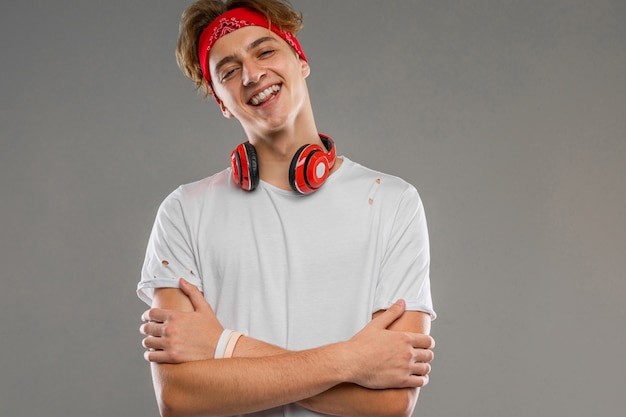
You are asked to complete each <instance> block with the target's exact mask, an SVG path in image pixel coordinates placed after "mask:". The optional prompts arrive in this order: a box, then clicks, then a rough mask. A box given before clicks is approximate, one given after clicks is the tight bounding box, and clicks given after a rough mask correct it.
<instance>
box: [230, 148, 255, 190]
mask: <svg viewBox="0 0 626 417" xmlns="http://www.w3.org/2000/svg"><path fill="white" fill-rule="evenodd" d="M230 162H231V167H232V170H233V180H234V181H235V183H236V184H237V185H239V186H240V187H241V188H243V189H244V190H246V191H252V190H254V189H255V188H256V187H257V186H258V185H259V168H258V159H257V154H256V149H254V146H252V144H251V143H250V142H244V143H241V144H239V146H237V147H236V148H235V150H234V151H232V152H231V154H230Z"/></svg>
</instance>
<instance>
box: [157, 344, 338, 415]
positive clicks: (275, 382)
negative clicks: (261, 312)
mask: <svg viewBox="0 0 626 417" xmlns="http://www.w3.org/2000/svg"><path fill="white" fill-rule="evenodd" d="M341 356H342V355H341V349H340V348H338V347H337V346H336V345H329V346H326V347H322V348H318V349H312V350H308V351H302V352H297V353H293V352H292V353H285V354H280V355H275V356H268V357H256V358H232V359H220V360H205V361H195V362H186V363H180V364H152V372H153V380H154V386H155V391H156V394H157V400H158V402H159V408H160V410H161V414H162V415H163V416H194V415H205V416H226V415H235V414H246V413H251V412H255V411H260V410H266V409H269V408H273V407H277V406H280V405H284V404H289V403H293V402H297V401H299V400H302V399H304V398H309V397H312V396H314V395H316V394H319V393H321V392H324V391H326V390H328V389H330V388H331V387H333V386H335V385H337V384H338V383H340V382H342V381H343V380H346V379H347V378H348V376H347V375H345V374H344V372H343V370H342V367H341V366H339V364H340V363H341V361H340V360H337V358H340V357H341Z"/></svg>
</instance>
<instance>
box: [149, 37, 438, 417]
mask: <svg viewBox="0 0 626 417" xmlns="http://www.w3.org/2000/svg"><path fill="white" fill-rule="evenodd" d="M209 68H210V70H211V76H212V80H213V88H214V91H215V93H216V95H217V97H218V101H219V103H220V108H221V111H222V113H223V115H224V116H225V117H228V118H236V119H237V120H239V122H240V123H241V125H242V127H243V128H244V131H245V132H246V135H247V137H248V140H250V142H251V143H252V144H253V145H254V146H255V148H256V149H257V154H258V158H259V164H260V177H261V179H262V180H263V181H266V182H268V183H270V184H272V185H274V186H276V187H279V188H283V189H290V186H289V182H288V177H287V172H288V167H289V163H290V161H291V157H292V156H293V154H294V153H295V151H296V150H297V149H298V148H299V147H300V146H301V145H303V144H306V143H318V144H319V145H322V143H321V141H320V140H319V136H318V133H317V132H318V131H317V129H316V126H315V122H314V118H313V112H312V110H311V104H310V100H309V96H308V90H307V87H306V78H307V77H308V75H309V73H310V68H309V66H308V63H306V62H305V61H303V60H302V59H300V58H299V57H298V56H297V55H296V54H295V53H294V51H293V50H292V49H291V47H289V45H288V44H287V43H286V42H284V41H283V40H282V39H281V38H280V37H278V36H277V35H275V34H273V33H272V32H271V31H268V30H267V29H264V28H260V27H246V28H242V29H239V30H236V31H234V32H232V33H230V34H228V35H226V36H224V37H222V38H220V39H219V40H218V41H217V42H216V43H215V45H214V47H213V48H212V49H211V52H210V54H209ZM272 86H279V87H280V89H279V91H278V92H276V93H274V94H272V96H271V97H270V98H269V100H267V101H264V102H263V103H260V104H257V105H253V104H252V98H253V97H255V96H256V97H258V94H259V93H260V92H261V91H264V90H266V89H267V88H268V87H272ZM341 162H342V161H341V159H338V160H337V163H336V164H335V167H334V169H333V171H334V170H336V169H337V168H338V167H339V165H341ZM333 171H331V174H332V172H333ZM142 319H143V320H144V321H145V324H143V325H142V327H141V332H142V333H143V334H144V335H146V337H145V338H144V340H143V345H144V347H146V349H147V350H146V355H145V357H146V359H147V360H148V361H150V362H151V368H152V375H153V382H154V387H155V392H156V395H157V400H158V403H159V408H160V411H161V414H162V415H163V416H196V415H203V416H228V415H234V414H245V413H250V412H254V411H260V410H265V409H269V408H273V407H276V406H280V405H284V404H290V403H298V404H299V405H301V406H303V407H305V408H308V409H310V410H313V411H316V412H319V413H323V414H329V415H337V416H396V415H398V416H409V415H410V414H411V413H412V411H413V408H414V406H415V403H416V401H417V396H418V393H419V388H420V387H423V386H424V385H426V384H427V383H428V374H429V372H430V362H431V361H432V359H433V352H432V348H433V347H434V341H433V339H432V338H431V337H430V336H429V335H428V333H429V332H430V317H429V316H428V315H427V314H426V313H421V312H408V311H405V303H404V301H402V300H399V301H398V302H397V303H396V304H394V305H393V306H391V307H390V308H389V309H388V310H386V311H379V312H376V313H375V314H374V315H373V317H372V321H371V322H370V323H369V324H368V325H367V326H365V327H364V328H363V329H362V330H361V331H360V332H358V333H357V334H356V335H354V336H353V337H352V338H350V339H349V340H346V341H342V342H338V343H334V344H330V345H326V346H320V347H316V348H313V349H309V350H304V351H299V352H290V351H287V350H285V349H283V348H280V347H278V346H274V345H270V344H268V343H265V342H263V341H261V340H256V339H253V338H250V337H245V336H244V337H242V338H241V339H239V342H238V343H237V345H236V347H235V350H234V353H233V358H231V359H218V360H215V359H212V358H213V353H214V350H215V345H216V343H217V340H218V338H219V336H220V334H221V333H222V330H223V327H222V325H221V323H220V322H219V321H218V319H217V317H216V316H215V314H214V313H213V310H212V309H211V306H210V305H209V304H208V303H207V302H206V301H205V299H204V297H203V295H202V294H201V293H200V292H199V290H198V289H197V288H196V287H194V286H192V285H190V284H189V283H187V282H186V281H184V280H181V282H180V289H177V288H163V289H157V290H156V291H155V295H154V299H153V303H152V308H151V309H150V310H148V311H146V312H145V313H144V314H143V316H142ZM235 330H236V329H235Z"/></svg>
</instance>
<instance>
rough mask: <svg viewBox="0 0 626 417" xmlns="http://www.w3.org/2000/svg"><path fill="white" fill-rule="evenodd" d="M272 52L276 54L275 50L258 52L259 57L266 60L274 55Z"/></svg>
mask: <svg viewBox="0 0 626 417" xmlns="http://www.w3.org/2000/svg"><path fill="white" fill-rule="evenodd" d="M274 52H276V50H275V49H262V50H261V52H259V57H261V58H267V57H270V56H272V55H274Z"/></svg>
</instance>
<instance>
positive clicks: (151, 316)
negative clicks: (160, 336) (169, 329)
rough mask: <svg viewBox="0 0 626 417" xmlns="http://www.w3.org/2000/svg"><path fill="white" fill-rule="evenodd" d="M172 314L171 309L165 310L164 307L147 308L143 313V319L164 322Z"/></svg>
mask: <svg viewBox="0 0 626 417" xmlns="http://www.w3.org/2000/svg"><path fill="white" fill-rule="evenodd" d="M169 316H170V310H164V309H162V308H151V309H149V310H146V311H144V312H143V314H142V315H141V320H142V321H156V322H158V323H164V322H165V321H167V319H168V318H169Z"/></svg>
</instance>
